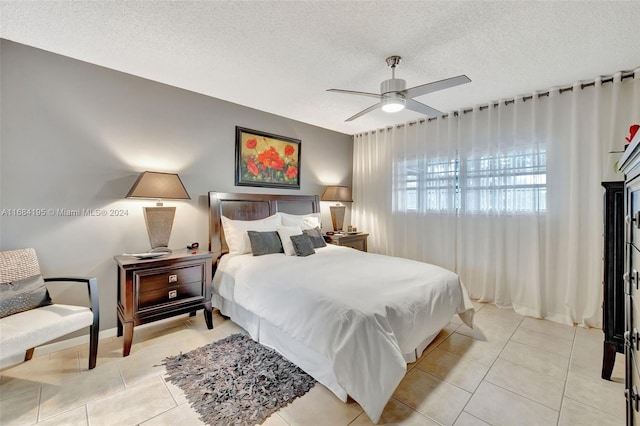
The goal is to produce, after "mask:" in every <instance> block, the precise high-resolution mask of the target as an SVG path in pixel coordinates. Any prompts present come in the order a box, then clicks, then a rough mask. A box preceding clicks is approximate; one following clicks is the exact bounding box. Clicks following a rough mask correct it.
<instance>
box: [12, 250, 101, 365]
mask: <svg viewBox="0 0 640 426" xmlns="http://www.w3.org/2000/svg"><path fill="white" fill-rule="evenodd" d="M55 282H70V283H79V284H84V285H85V286H86V289H87V291H88V295H89V301H90V307H86V306H77V305H63V304H58V303H55V302H54V301H52V300H51V298H50V296H49V291H48V290H47V285H46V284H45V283H47V284H48V283H55ZM99 322H100V311H99V306H98V281H97V280H96V278H79V277H62V278H43V277H42V274H41V273H40V265H39V263H38V258H37V256H36V252H35V250H34V249H32V248H28V249H19V250H9V251H2V252H0V359H4V358H8V357H11V356H15V355H16V354H20V353H25V358H24V360H25V361H28V360H30V359H31V357H32V356H33V351H34V349H35V348H36V347H37V346H40V345H42V344H44V343H47V342H49V341H51V340H53V339H57V338H58V337H62V336H65V335H67V334H69V333H71V332H73V331H76V330H80V329H82V328H84V327H89V329H90V333H89V334H90V338H89V340H90V343H89V369H92V368H94V367H95V366H96V358H97V355H98V331H99Z"/></svg>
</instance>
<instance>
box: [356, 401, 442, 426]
mask: <svg viewBox="0 0 640 426" xmlns="http://www.w3.org/2000/svg"><path fill="white" fill-rule="evenodd" d="M373 424H374V423H372V422H371V420H370V419H369V417H367V415H366V414H365V413H362V414H360V415H359V416H358V418H357V419H356V420H355V421H354V422H353V423H350V424H349V426H373ZM378 424H379V425H403V426H419V425H423V426H438V423H437V422H434V421H433V420H431V419H430V418H428V417H426V416H424V415H422V414H421V413H419V412H417V411H416V410H414V409H412V408H410V407H408V406H407V405H405V404H403V403H401V402H400V401H397V400H396V399H393V398H391V399H390V400H389V402H388V403H387V405H386V407H384V411H383V412H382V416H381V417H380V421H379V422H378Z"/></svg>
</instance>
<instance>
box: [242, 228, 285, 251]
mask: <svg viewBox="0 0 640 426" xmlns="http://www.w3.org/2000/svg"><path fill="white" fill-rule="evenodd" d="M247 233H248V234H249V241H250V242H251V253H253V255H254V256H262V255H264V254H271V253H284V250H283V249H282V241H280V236H279V235H278V233H277V232H276V231H265V232H259V231H247Z"/></svg>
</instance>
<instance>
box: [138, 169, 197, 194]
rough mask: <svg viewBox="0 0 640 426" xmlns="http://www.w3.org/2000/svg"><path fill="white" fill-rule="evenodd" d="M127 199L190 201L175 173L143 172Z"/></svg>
mask: <svg viewBox="0 0 640 426" xmlns="http://www.w3.org/2000/svg"><path fill="white" fill-rule="evenodd" d="M126 198H154V199H170V200H190V199H191V197H189V194H188V193H187V190H186V189H185V187H184V185H183V184H182V181H181V180H180V176H178V175H177V174H175V173H160V172H142V173H140V176H138V180H136V183H134V184H133V186H132V187H131V189H130V190H129V193H128V194H127V197H126Z"/></svg>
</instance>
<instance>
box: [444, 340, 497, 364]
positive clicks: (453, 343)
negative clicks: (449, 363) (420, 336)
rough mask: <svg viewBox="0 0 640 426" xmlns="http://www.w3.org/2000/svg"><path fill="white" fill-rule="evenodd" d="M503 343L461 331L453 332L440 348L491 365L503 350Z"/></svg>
mask: <svg viewBox="0 0 640 426" xmlns="http://www.w3.org/2000/svg"><path fill="white" fill-rule="evenodd" d="M503 346H504V345H503V344H493V343H490V342H483V341H481V340H476V339H473V338H471V337H469V336H465V335H464V334H460V333H457V332H456V333H453V334H451V335H450V336H449V337H448V338H447V339H446V340H445V341H444V342H442V343H441V344H440V345H439V346H438V348H439V349H442V350H445V351H447V352H450V353H452V354H455V355H458V356H459V357H461V358H462V359H469V360H472V361H475V362H478V363H480V364H482V365H486V366H487V367H491V365H492V364H493V362H494V361H495V360H496V358H498V354H500V351H502V348H503Z"/></svg>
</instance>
